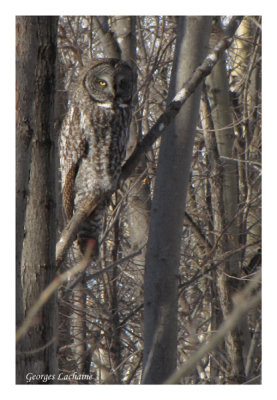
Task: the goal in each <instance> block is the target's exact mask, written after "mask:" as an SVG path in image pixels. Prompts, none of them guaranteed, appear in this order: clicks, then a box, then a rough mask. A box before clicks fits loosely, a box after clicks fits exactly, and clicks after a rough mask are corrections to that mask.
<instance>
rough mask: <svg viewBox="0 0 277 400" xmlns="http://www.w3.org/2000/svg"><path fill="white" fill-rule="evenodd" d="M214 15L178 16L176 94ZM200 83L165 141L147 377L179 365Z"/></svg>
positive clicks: (149, 258)
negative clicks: (181, 277)
mask: <svg viewBox="0 0 277 400" xmlns="http://www.w3.org/2000/svg"><path fill="white" fill-rule="evenodd" d="M210 28H211V18H210V17H187V18H185V17H179V20H178V33H177V43H176V54H175V60H174V66H173V73H172V80H171V88H170V92H169V96H170V97H171V96H172V95H173V94H174V93H176V91H177V90H178V89H180V88H181V86H182V85H183V84H184V83H185V82H186V80H187V79H188V78H189V77H190V76H191V74H192V72H193V71H194V70H195V69H196V67H197V66H199V64H200V63H201V61H202V60H203V58H204V57H205V54H206V51H207V45H208V39H209V34H210ZM200 93H201V88H200V87H199V88H198V89H197V90H196V91H195V93H194V94H193V95H192V96H191V98H190V99H189V101H187V103H186V104H185V105H184V106H183V108H182V109H181V110H180V112H179V114H178V115H177V117H176V118H175V120H174V122H173V123H172V124H171V125H170V126H169V128H168V129H167V131H166V132H165V133H164V135H163V137H162V141H161V149H160V155H159V164H158V169H157V176H156V185H155V193H154V199H153V204H152V208H151V220H150V233H149V242H148V248H147V254H146V269H145V280H144V291H145V295H144V296H145V300H144V341H145V342H144V380H143V381H144V383H146V384H150V383H151V384H158V383H162V382H163V381H164V380H165V379H166V378H167V377H168V376H169V375H170V374H171V373H172V372H173V371H174V369H175V368H176V359H177V306H178V303H177V294H178V293H177V282H178V266H179V259H180V245H181V234H182V229H183V219H184V211H185V201H186V193H187V185H188V181H189V172H190V164H191V158H192V148H193V140H194V130H195V127H196V123H197V118H198V112H199V101H200Z"/></svg>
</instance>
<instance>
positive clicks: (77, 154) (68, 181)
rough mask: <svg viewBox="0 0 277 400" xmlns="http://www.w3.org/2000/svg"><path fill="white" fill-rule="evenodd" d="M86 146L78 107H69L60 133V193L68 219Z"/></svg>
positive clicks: (71, 211)
mask: <svg viewBox="0 0 277 400" xmlns="http://www.w3.org/2000/svg"><path fill="white" fill-rule="evenodd" d="M87 148H88V145H87V141H86V138H85V135H84V133H83V129H82V127H81V125H80V113H79V111H78V108H77V107H69V112H68V113H67V115H66V117H65V119H64V122H63V125H62V129H61V135H60V168H61V178H62V194H63V203H64V209H65V213H66V217H67V219H68V220H69V219H70V218H71V217H72V214H73V208H74V197H75V190H74V186H75V178H76V175H77V172H78V168H79V165H80V162H81V160H82V158H83V157H85V156H86V155H87Z"/></svg>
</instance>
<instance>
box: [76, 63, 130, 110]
mask: <svg viewBox="0 0 277 400" xmlns="http://www.w3.org/2000/svg"><path fill="white" fill-rule="evenodd" d="M82 81H83V88H84V89H85V91H86V92H87V93H88V94H89V96H90V97H91V99H92V100H93V101H94V102H96V103H97V105H99V106H103V107H107V108H109V107H112V106H119V107H127V106H129V105H130V103H131V100H132V92H133V71H132V69H131V67H130V66H129V64H127V63H126V62H123V61H120V60H117V59H113V58H110V59H99V60H97V61H95V62H94V63H93V65H92V66H90V67H89V68H88V69H86V71H85V72H84V73H83V74H82Z"/></svg>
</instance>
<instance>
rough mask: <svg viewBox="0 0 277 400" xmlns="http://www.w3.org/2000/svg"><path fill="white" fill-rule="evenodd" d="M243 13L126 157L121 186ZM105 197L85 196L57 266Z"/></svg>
mask: <svg viewBox="0 0 277 400" xmlns="http://www.w3.org/2000/svg"><path fill="white" fill-rule="evenodd" d="M242 18H243V17H232V18H231V19H230V22H229V24H228V25H227V27H226V28H225V29H224V31H223V33H222V37H221V39H220V40H219V41H218V43H217V44H216V45H215V47H214V49H213V50H212V51H211V52H210V53H209V54H208V56H207V57H206V58H205V59H204V61H203V63H202V64H201V65H200V66H199V67H198V68H197V69H196V70H195V71H194V73H193V74H192V76H191V78H190V79H189V80H188V81H187V82H186V83H185V84H184V86H183V87H182V89H180V90H179V92H178V93H177V94H176V96H175V97H174V98H173V100H172V101H171V102H170V103H169V105H168V106H167V108H166V110H165V112H164V113H163V114H162V115H161V116H160V117H159V119H158V120H157V122H156V123H155V124H154V125H153V127H152V128H151V129H150V131H149V132H148V134H147V135H146V136H145V137H144V138H143V140H142V141H141V142H140V143H139V144H138V145H137V147H136V149H135V150H134V152H133V154H132V155H131V157H130V158H129V159H128V160H127V162H126V163H125V164H124V166H123V168H122V172H121V175H120V179H119V183H118V186H119V185H120V182H124V181H125V180H126V179H127V178H129V177H130V175H131V173H132V172H133V171H134V169H135V168H136V166H137V165H138V163H139V161H140V157H141V156H142V155H143V154H144V153H145V152H146V151H147V150H148V149H149V148H150V147H151V146H152V145H153V144H154V142H155V141H156V140H157V139H158V138H159V137H160V136H161V135H162V134H163V132H164V131H165V129H166V128H167V127H168V125H169V124H170V123H171V122H172V121H173V120H174V118H175V117H176V115H177V114H178V112H179V111H180V109H181V107H182V106H183V104H184V103H185V102H186V101H187V100H188V98H189V97H190V96H191V95H192V93H193V92H194V91H195V89H196V88H197V87H198V85H199V84H200V83H201V82H202V81H203V79H204V78H205V77H206V76H207V75H209V74H210V73H211V71H212V69H213V67H214V66H215V64H216V63H217V61H218V60H219V58H220V56H221V54H222V53H223V52H224V51H225V50H226V49H228V48H229V47H230V45H231V43H232V40H233V36H234V34H235V32H236V30H237V28H238V26H239V24H240V22H241V20H242ZM103 200H104V197H101V196H99V197H95V198H94V199H86V200H85V201H84V203H83V206H82V207H81V208H80V209H79V210H77V211H76V212H75V214H74V215H73V217H72V219H71V220H70V221H69V223H68V224H67V226H66V227H65V229H64V230H63V232H62V234H61V238H60V240H59V242H58V243H57V247H56V263H57V266H59V264H60V263H61V261H62V260H63V257H64V255H65V253H66V251H67V250H68V249H69V247H70V246H71V244H72V242H73V241H74V240H75V237H76V234H77V232H78V229H79V226H80V225H81V223H82V222H83V221H84V220H85V219H86V218H87V216H88V215H89V214H90V213H91V212H92V211H93V210H94V209H95V208H96V207H97V205H98V204H100V203H101V202H102V201H103Z"/></svg>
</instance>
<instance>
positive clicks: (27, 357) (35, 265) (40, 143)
mask: <svg viewBox="0 0 277 400" xmlns="http://www.w3.org/2000/svg"><path fill="white" fill-rule="evenodd" d="M16 29H17V59H16V62H17V77H16V78H17V79H16V81H17V246H18V247H17V310H18V318H17V323H18V324H20V323H21V322H22V320H23V318H24V317H25V315H26V314H27V313H28V310H29V309H30V307H31V306H32V305H33V304H34V303H35V301H36V300H37V298H38V296H39V293H40V292H41V291H42V289H43V288H44V287H45V286H46V285H47V284H48V283H49V282H50V281H51V280H52V278H53V276H54V271H55V245H56V234H55V230H56V220H55V199H56V197H55V192H56V183H55V177H56V158H55V154H56V152H55V138H54V137H53V107H54V106H53V105H54V88H55V57H56V31H57V18H56V17H17V20H16ZM56 328H57V327H56V306H55V299H52V300H50V301H49V303H48V304H46V305H45V307H44V308H43V310H42V311H41V313H40V314H39V315H37V317H36V320H35V321H34V323H33V327H32V328H31V329H30V330H29V332H28V334H27V335H26V336H25V337H24V338H23V339H22V340H21V341H20V342H19V344H18V350H19V352H18V358H17V383H25V382H26V380H25V377H26V374H27V373H28V372H33V373H35V374H40V373H41V374H46V373H48V374H53V373H56V346H55V338H54V336H55V335H56ZM49 342H51V343H49ZM39 348H40V349H41V350H40V351H36V352H32V351H33V350H38V349H39ZM26 351H28V352H30V353H28V354H27V353H24V352H26ZM20 352H21V353H20ZM36 383H38V382H36Z"/></svg>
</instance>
